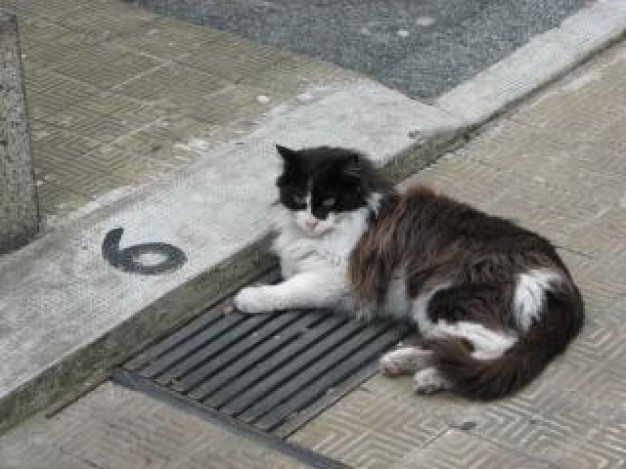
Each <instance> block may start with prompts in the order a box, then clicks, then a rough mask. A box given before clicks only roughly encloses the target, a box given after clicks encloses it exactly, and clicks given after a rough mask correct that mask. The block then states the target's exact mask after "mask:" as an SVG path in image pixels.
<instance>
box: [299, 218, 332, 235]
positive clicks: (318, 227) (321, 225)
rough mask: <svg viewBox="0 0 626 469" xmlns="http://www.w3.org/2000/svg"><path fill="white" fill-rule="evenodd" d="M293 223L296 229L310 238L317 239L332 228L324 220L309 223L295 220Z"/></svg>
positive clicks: (308, 221)
mask: <svg viewBox="0 0 626 469" xmlns="http://www.w3.org/2000/svg"><path fill="white" fill-rule="evenodd" d="M295 222H296V225H297V226H298V228H300V230H301V231H302V232H303V233H304V234H306V235H307V236H309V237H310V238H319V237H320V236H322V235H323V234H325V233H327V232H328V231H329V230H330V229H331V228H332V224H331V223H328V222H327V221H325V220H318V221H316V222H311V221H310V220H304V221H303V220H298V219H296V220H295Z"/></svg>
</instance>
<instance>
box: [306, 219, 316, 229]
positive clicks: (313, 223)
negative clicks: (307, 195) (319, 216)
mask: <svg viewBox="0 0 626 469" xmlns="http://www.w3.org/2000/svg"><path fill="white" fill-rule="evenodd" d="M318 223H319V222H318V221H317V220H306V221H305V222H304V224H305V226H306V227H307V228H308V229H309V230H313V229H315V227H316V226H317V224H318Z"/></svg>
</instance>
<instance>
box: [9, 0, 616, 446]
mask: <svg viewBox="0 0 626 469" xmlns="http://www.w3.org/2000/svg"><path fill="white" fill-rule="evenodd" d="M615 5H617V7H615ZM599 11H601V12H605V13H606V14H607V15H609V16H611V15H614V16H612V17H613V18H614V22H615V25H616V27H615V29H611V30H609V31H604V33H602V32H598V33H597V34H596V35H595V36H593V37H592V38H589V35H587V39H586V40H584V41H582V42H581V44H580V45H579V47H578V49H577V51H576V53H575V54H572V55H571V56H570V62H567V63H561V64H560V68H558V69H552V70H551V71H550V73H543V74H542V73H539V75H540V76H539V78H536V79H535V80H534V81H531V80H528V81H527V82H526V83H525V84H524V86H519V87H517V88H515V89H514V90H510V91H509V92H508V93H503V94H499V93H495V94H494V93H491V94H490V93H487V92H480V91H479V90H481V89H482V90H485V89H486V88H485V86H487V88H488V87H489V82H491V83H494V80H495V82H498V80H500V83H505V82H506V81H507V79H508V78H509V77H508V76H507V73H506V72H503V71H502V70H511V69H513V70H515V68H514V67H515V64H516V61H518V60H521V59H522V57H523V56H524V55H527V54H529V49H528V48H530V47H542V42H541V41H542V37H541V36H545V37H544V38H543V39H546V37H547V38H548V39H550V36H549V35H551V34H552V35H553V34H555V31H554V30H552V31H549V32H547V33H544V34H543V35H541V36H540V37H538V38H536V41H533V42H532V43H530V44H528V45H527V46H524V47H522V48H521V49H520V50H518V51H517V52H515V53H514V54H512V55H511V56H509V57H508V58H506V59H504V60H503V61H501V62H499V63H498V64H495V65H494V66H493V67H491V68H490V69H488V70H487V71H485V72H484V73H483V74H480V75H479V76H477V77H476V78H474V79H472V80H470V81H468V82H466V83H464V84H462V85H459V87H457V88H455V89H454V90H452V91H451V92H449V93H447V94H446V95H444V96H442V97H441V98H439V99H438V100H437V101H436V102H435V104H434V106H435V107H437V108H439V109H440V110H443V111H444V112H446V113H448V114H449V115H450V117H451V119H454V120H456V121H457V122H458V117H459V113H457V111H458V110H459V109H462V106H464V105H465V104H467V97H463V98H462V96H463V94H464V93H469V94H475V96H473V98H472V99H474V100H478V101H479V102H480V106H482V111H481V112H480V113H476V114H474V115H469V116H468V115H465V116H464V115H463V114H462V113H461V114H460V117H461V118H462V122H463V123H462V124H459V125H457V126H455V127H449V128H445V129H440V130H438V131H437V130H435V131H432V132H431V133H429V134H426V135H423V136H421V138H420V140H419V141H414V142H412V143H409V144H407V145H406V147H405V148H404V149H403V150H402V151H399V152H397V153H396V154H394V155H392V156H391V158H390V159H389V161H388V162H387V164H386V171H387V173H388V174H389V176H390V177H392V178H393V179H394V180H395V181H397V182H399V181H400V180H401V179H403V178H405V177H407V176H408V175H409V174H411V173H412V172H415V171H417V170H419V169H421V168H423V167H425V166H427V165H428V164H430V163H431V162H432V161H434V160H435V159H436V157H437V156H439V155H441V154H442V153H444V152H446V151H449V150H450V149H452V148H454V147H456V146H459V145H461V144H463V143H464V142H465V141H466V140H467V139H468V138H469V137H470V135H471V134H472V133H473V132H476V131H477V130H478V129H479V128H481V127H482V126H483V125H485V124H487V123H489V122H490V121H492V120H493V119H495V118H496V117H497V116H499V115H501V114H502V113H504V112H506V111H507V110H508V109H510V108H511V107H512V106H513V105H515V104H516V103H517V102H519V101H520V100H521V99H523V98H526V97H528V96H529V95H530V94H531V93H533V92H536V91H537V90H538V89H539V88H541V87H544V86H545V85H547V84H548V83H550V82H551V81H554V80H556V79H557V78H559V77H561V76H562V75H564V74H565V73H567V72H568V71H570V70H571V69H573V68H574V67H576V66H577V65H579V64H580V63H582V62H584V61H586V60H588V59H589V58H591V57H592V56H593V55H594V54H595V53H597V52H599V51H601V50H603V49H605V48H607V47H609V46H610V45H611V44H612V43H614V42H616V41H618V40H619V39H620V38H622V37H624V34H625V33H626V8H624V7H622V6H621V5H619V2H617V1H614V0H608V1H604V2H602V3H597V4H595V5H593V6H591V7H589V8H586V9H585V10H583V11H581V12H579V13H577V14H576V15H574V16H577V18H576V19H577V20H578V21H579V22H582V23H584V20H585V17H586V16H593V15H597V14H598V12H599ZM616 11H617V12H618V13H620V15H621V16H620V15H617V14H615V12H616ZM570 18H571V17H570ZM620 20H621V21H622V22H621V23H619V21H620ZM579 24H580V23H579ZM556 29H561V28H556ZM566 34H569V35H570V37H571V35H572V34H573V33H572V31H568V32H567V33H566ZM581 34H582V31H581ZM546 35H548V36H546ZM550 40H551V39H550ZM530 55H531V56H532V54H530ZM503 63H505V64H506V65H507V66H506V67H503ZM498 67H500V72H498V71H497V70H498ZM494 70H496V72H494ZM499 73H502V75H499ZM460 106H461V107H460ZM267 243H268V239H267V238H266V237H264V238H262V239H259V240H257V241H255V242H253V243H251V244H250V245H249V246H248V247H247V248H245V249H244V250H242V251H240V252H239V253H237V254H236V255H235V256H233V257H232V258H230V259H228V260H227V261H225V262H224V263H223V264H220V265H218V266H215V267H213V268H211V269H209V270H208V271H206V272H204V273H202V274H200V275H199V276H197V277H195V278H193V279H192V280H190V281H188V282H186V283H184V284H182V285H180V286H178V287H176V288H174V289H172V290H170V291H169V292H167V293H165V294H164V296H163V297H162V298H161V299H159V300H157V301H156V302H154V303H152V304H151V305H149V306H148V307H146V308H144V309H142V310H141V311H139V312H137V313H136V314H135V315H134V316H133V317H132V318H131V319H130V320H128V321H127V322H125V323H123V324H122V325H120V327H118V328H116V329H114V330H111V331H109V333H108V334H106V335H104V336H103V337H101V338H100V339H99V340H97V341H95V342H93V343H91V344H88V345H86V346H85V347H83V348H81V349H80V350H76V351H75V352H74V353H73V354H71V355H69V356H66V357H64V358H63V359H62V360H61V361H59V362H57V363H55V364H54V366H53V367H51V368H49V369H48V370H46V371H45V372H44V373H43V374H41V375H39V376H38V377H37V379H35V380H32V381H30V382H28V383H26V384H25V385H23V386H22V387H20V388H18V389H16V390H15V392H13V393H12V394H10V395H9V396H8V397H7V398H5V399H3V400H2V401H1V402H0V416H1V418H0V434H2V433H3V432H5V431H7V430H8V429H9V428H10V427H12V426H13V425H16V424H17V423H19V422H20V421H21V420H23V419H25V418H27V417H28V416H30V415H33V414H35V413H37V412H39V411H41V410H42V409H45V408H47V407H49V406H51V405H53V404H54V403H58V402H59V401H61V400H63V399H66V400H67V398H68V396H69V398H70V399H71V398H72V396H75V395H79V394H80V393H82V392H84V391H85V389H87V388H88V387H89V385H90V383H92V382H93V381H94V380H99V379H102V378H103V377H106V376H107V375H108V374H109V373H110V371H111V370H112V368H113V367H115V366H116V365H118V364H119V363H121V362H123V361H124V360H126V359H128V358H129V357H130V356H132V355H133V354H134V353H136V352H137V351H139V350H140V349H142V348H143V347H145V346H146V345H147V344H148V343H149V342H151V341H153V340H155V339H156V338H158V337H160V336H162V335H164V334H165V333H167V332H168V331H170V330H172V329H174V328H176V327H178V326H180V325H181V324H182V323H184V322H186V321H189V320H191V319H192V318H193V317H194V316H196V315H197V314H199V313H200V312H201V310H202V308H203V307H204V306H206V305H207V304H208V303H211V302H214V301H217V300H218V299H219V298H220V297H223V295H224V293H225V292H227V291H229V290H232V289H234V288H236V287H237V286H238V285H241V284H243V283H245V282H246V280H247V279H250V278H253V277H254V276H255V275H257V274H258V273H260V272H261V271H263V270H264V269H267V268H270V267H271V266H272V265H273V264H274V262H275V261H274V260H273V259H272V258H271V256H269V255H268V254H267Z"/></svg>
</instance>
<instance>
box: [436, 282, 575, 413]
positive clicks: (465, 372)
mask: <svg viewBox="0 0 626 469" xmlns="http://www.w3.org/2000/svg"><path fill="white" fill-rule="evenodd" d="M583 321H584V319H583V302H582V298H581V296H580V294H579V292H578V290H577V289H576V287H575V286H573V285H572V284H570V285H569V286H568V288H565V289H557V290H552V291H546V296H545V301H544V302H543V305H542V306H541V311H540V315H539V320H537V321H535V322H534V323H533V324H532V325H531V326H530V327H529V328H528V330H526V331H525V332H523V333H521V334H520V335H519V337H518V338H517V340H516V341H515V342H514V343H513V344H512V345H511V346H510V347H509V348H507V349H506V350H505V351H503V353H502V354H501V355H500V356H497V357H495V358H488V357H484V356H481V354H480V353H477V351H476V350H475V349H473V348H472V346H471V343H470V342H469V341H468V340H467V338H464V337H460V336H456V337H452V336H447V337H443V338H437V339H431V340H429V341H427V344H426V345H427V347H428V348H429V349H430V350H432V351H433V352H434V355H433V357H434V365H435V366H436V367H437V368H438V370H439V371H440V373H441V374H442V375H443V376H444V377H445V379H446V380H447V382H448V383H449V385H450V387H451V390H452V391H453V392H456V393H458V394H460V395H463V396H465V397H468V398H471V399H477V400H484V401H487V400H493V399H498V398H501V397H504V396H506V395H509V394H511V393H513V392H515V391H517V390H519V389H520V388H522V387H524V386H525V385H527V384H528V383H529V382H530V381H531V380H533V379H534V378H535V377H537V376H538V375H539V374H540V373H541V371H542V370H543V369H544V368H545V367H546V365H547V364H548V363H549V362H550V360H551V359H552V358H554V357H555V356H556V355H558V354H560V353H561V352H563V351H564V350H565V348H566V347H567V345H568V344H569V342H570V341H571V340H572V339H573V338H574V337H575V336H576V335H577V334H578V332H579V330H580V329H581V328H582V325H583Z"/></svg>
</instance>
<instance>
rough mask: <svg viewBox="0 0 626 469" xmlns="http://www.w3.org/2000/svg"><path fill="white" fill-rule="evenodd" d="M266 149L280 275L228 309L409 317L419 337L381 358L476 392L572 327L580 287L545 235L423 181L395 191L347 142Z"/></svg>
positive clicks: (507, 380)
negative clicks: (272, 157) (272, 167)
mask: <svg viewBox="0 0 626 469" xmlns="http://www.w3.org/2000/svg"><path fill="white" fill-rule="evenodd" d="M277 150H278V153H279V155H280V156H281V157H282V160H283V172H282V174H281V175H280V176H279V177H278V179H277V181H276V185H277V186H278V189H279V194H280V199H279V202H280V203H279V204H278V205H277V208H278V215H277V217H276V230H277V236H276V238H275V240H274V243H273V248H272V249H273V251H274V252H275V253H276V254H277V255H278V257H279V259H280V264H281V270H282V275H283V278H284V279H285V280H284V281H283V282H281V283H279V284H277V285H266V286H252V287H247V288H244V289H243V290H241V291H240V292H239V293H238V294H237V295H236V296H235V298H234V305H235V307H236V308H237V309H238V310H240V311H242V312H244V313H250V314H252V313H262V312H269V311H278V310H283V309H290V308H334V309H338V310H341V311H348V312H349V311H356V314H357V316H358V317H361V318H372V317H376V316H380V317H383V316H386V317H392V318H395V319H397V320H410V321H413V322H414V323H415V324H416V325H417V327H418V329H419V332H420V336H421V338H420V340H419V343H418V344H416V345H411V346H405V347H401V348H398V349H396V350H393V351H390V352H388V353H386V354H385V355H383V357H382V358H381V359H380V370H381V372H382V373H383V374H385V375H388V376H396V375H401V374H414V383H415V384H414V387H415V391H416V392H418V393H421V394H430V393H434V392H437V391H441V390H450V391H452V392H456V393H458V394H460V395H462V396H465V397H468V398H471V399H477V400H492V399H498V398H501V397H504V396H507V395H509V394H512V393H513V392H515V391H517V390H519V389H521V388H522V387H524V386H525V385H526V384H528V383H529V382H530V381H532V380H533V379H534V378H535V377H536V376H538V375H539V374H540V373H541V372H542V371H543V369H544V368H545V367H546V365H547V364H548V363H549V362H550V360H551V359H552V358H554V357H555V356H557V355H558V354H560V353H561V352H563V351H564V350H565V348H566V347H567V345H568V344H569V342H570V341H571V340H572V339H573V338H574V337H575V336H576V335H577V334H578V332H579V331H580V329H581V328H582V326H583V322H584V312H583V310H584V307H583V300H582V297H581V295H580V292H579V290H578V288H577V286H576V285H575V284H574V281H573V280H572V277H571V275H570V273H569V272H568V270H567V268H566V267H565V265H564V264H563V262H562V261H561V259H560V258H559V256H558V254H557V252H556V250H555V248H554V247H553V246H552V244H551V243H550V242H549V241H547V240H546V239H544V238H543V237H541V236H539V235H537V234H535V233H533V232H531V231H528V230H526V229H524V228H522V227H520V226H518V225H516V224H514V223H512V222H510V221H508V220H505V219H502V218H498V217H494V216H490V215H487V214H485V213H483V212H481V211H478V210H476V209H474V208H472V207H470V206H469V205H466V204H463V203H460V202H457V201H455V200H452V199H450V198H448V197H446V196H444V195H439V194H436V193H435V192H433V191H432V190H430V189H428V188H426V187H423V186H415V187H410V188H408V189H407V190H406V191H403V192H398V191H397V190H396V189H395V188H394V186H393V184H391V183H390V182H389V181H388V180H387V179H386V178H385V177H383V175H382V173H381V171H380V170H378V169H376V168H375V167H374V165H373V164H372V162H371V161H370V160H369V159H368V158H367V157H366V156H365V155H363V154H362V153H360V152H358V151H355V150H350V149H344V148H333V147H315V148H304V149H301V150H292V149H289V148H286V147H282V146H277Z"/></svg>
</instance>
